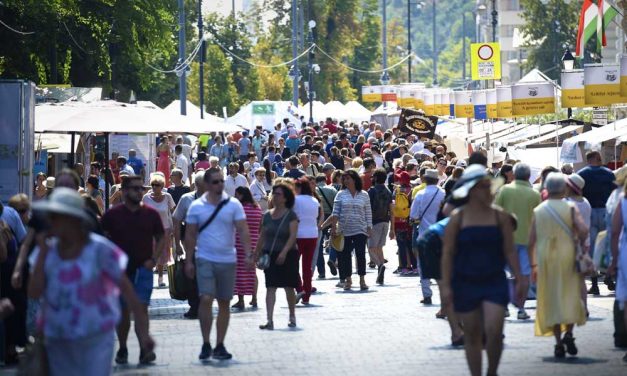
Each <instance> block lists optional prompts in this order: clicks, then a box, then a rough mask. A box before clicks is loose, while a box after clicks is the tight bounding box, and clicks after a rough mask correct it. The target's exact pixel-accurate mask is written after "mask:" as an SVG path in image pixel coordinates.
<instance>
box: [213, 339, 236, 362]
mask: <svg viewBox="0 0 627 376" xmlns="http://www.w3.org/2000/svg"><path fill="white" fill-rule="evenodd" d="M232 357H233V355H231V354H230V353H229V352H228V351H226V347H224V345H223V344H222V343H219V344H217V345H216V348H215V349H213V359H216V360H228V359H231V358H232Z"/></svg>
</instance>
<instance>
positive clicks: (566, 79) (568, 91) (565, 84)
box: [562, 69, 586, 108]
mask: <svg viewBox="0 0 627 376" xmlns="http://www.w3.org/2000/svg"><path fill="white" fill-rule="evenodd" d="M585 106H586V95H585V91H584V86H583V69H575V70H572V71H567V72H562V107H563V108H564V107H566V108H572V107H585Z"/></svg>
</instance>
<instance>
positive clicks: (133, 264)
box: [102, 175, 166, 364]
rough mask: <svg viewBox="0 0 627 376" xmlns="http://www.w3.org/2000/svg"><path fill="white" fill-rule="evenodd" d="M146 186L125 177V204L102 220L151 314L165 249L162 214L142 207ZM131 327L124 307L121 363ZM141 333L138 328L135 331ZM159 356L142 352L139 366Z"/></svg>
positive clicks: (119, 331)
mask: <svg viewBox="0 0 627 376" xmlns="http://www.w3.org/2000/svg"><path fill="white" fill-rule="evenodd" d="M143 192H144V187H143V184H142V178H141V176H137V175H135V176H124V177H123V178H122V200H123V203H122V205H117V206H115V207H113V208H111V209H110V210H109V211H107V212H106V213H105V215H104V216H103V217H102V228H103V230H104V232H105V235H106V236H107V237H108V238H109V239H110V240H111V241H113V242H114V243H115V244H116V245H117V246H118V247H120V248H121V249H122V250H123V251H124V252H125V253H126V254H127V255H128V266H127V268H126V274H127V276H128V277H129V279H130V280H131V282H132V283H133V286H134V288H135V293H136V294H137V297H138V298H139V300H140V301H141V303H142V304H143V306H144V309H145V311H146V315H148V305H149V304H150V296H151V295H152V286H153V273H152V270H153V268H154V267H155V260H156V259H157V250H160V249H163V246H164V244H163V242H164V241H165V240H166V239H165V237H164V230H163V225H162V224H161V218H160V216H159V213H158V212H157V211H156V210H154V209H152V208H150V207H148V206H145V205H143V204H142V196H143ZM130 327H131V321H130V312H129V307H128V306H127V305H123V306H122V318H121V320H120V323H119V324H118V327H117V335H118V340H119V342H120V349H119V350H118V352H117V354H116V356H115V362H116V363H117V364H126V363H128V350H127V347H126V340H127V339H128V332H129V330H130ZM135 332H137V327H136V328H135ZM155 359H156V355H155V353H154V352H153V351H151V350H148V349H140V353H139V363H140V364H148V363H151V362H154V361H155Z"/></svg>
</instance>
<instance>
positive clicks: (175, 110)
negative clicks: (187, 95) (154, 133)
mask: <svg viewBox="0 0 627 376" xmlns="http://www.w3.org/2000/svg"><path fill="white" fill-rule="evenodd" d="M163 110H164V111H165V112H167V113H168V114H171V115H180V114H181V101H180V100H178V99H176V100H173V101H172V103H170V104H169V105H167V106H166V107H165V108H164V109H163ZM185 110H186V113H187V116H191V117H200V107H198V106H196V105H195V104H193V103H192V102H190V101H185ZM203 116H204V120H209V121H212V122H215V123H224V119H223V118H221V117H219V116H215V115H213V114H210V113H208V112H205V113H204V115H203Z"/></svg>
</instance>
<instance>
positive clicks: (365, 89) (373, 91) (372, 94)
mask: <svg viewBox="0 0 627 376" xmlns="http://www.w3.org/2000/svg"><path fill="white" fill-rule="evenodd" d="M361 100H362V101H364V102H365V103H374V102H381V86H362V87H361Z"/></svg>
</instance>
